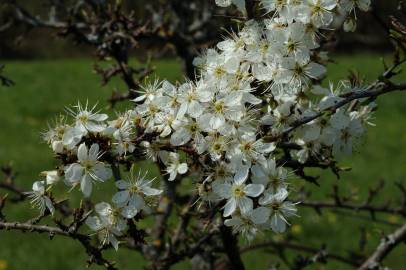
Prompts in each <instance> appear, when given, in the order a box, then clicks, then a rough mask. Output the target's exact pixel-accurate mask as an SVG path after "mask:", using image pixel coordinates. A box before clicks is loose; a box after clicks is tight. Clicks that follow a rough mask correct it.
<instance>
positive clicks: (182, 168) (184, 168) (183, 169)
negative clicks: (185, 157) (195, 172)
mask: <svg viewBox="0 0 406 270" xmlns="http://www.w3.org/2000/svg"><path fill="white" fill-rule="evenodd" d="M187 169H188V167H187V164H186V163H181V164H179V166H178V173H179V174H185V173H186V172H187Z"/></svg>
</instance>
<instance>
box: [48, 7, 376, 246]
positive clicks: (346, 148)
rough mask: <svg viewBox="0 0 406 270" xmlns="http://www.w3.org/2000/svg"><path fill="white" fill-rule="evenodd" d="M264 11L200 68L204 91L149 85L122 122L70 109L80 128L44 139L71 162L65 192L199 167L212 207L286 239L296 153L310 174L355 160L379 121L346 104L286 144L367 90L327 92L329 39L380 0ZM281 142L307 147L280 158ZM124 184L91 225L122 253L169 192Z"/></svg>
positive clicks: (236, 222)
mask: <svg viewBox="0 0 406 270" xmlns="http://www.w3.org/2000/svg"><path fill="white" fill-rule="evenodd" d="M216 2H217V4H218V5H220V6H223V7H225V6H228V5H230V4H232V3H234V4H236V5H237V7H238V8H239V9H240V10H241V11H243V12H245V7H244V3H245V1H235V0H233V1H231V0H228V1H227V0H221V1H220V0H216ZM261 4H262V7H263V8H264V9H265V11H266V13H267V16H264V19H263V20H262V21H255V20H249V21H247V22H246V23H245V24H244V25H243V27H242V28H241V30H240V31H239V32H238V33H231V34H230V37H229V38H227V39H225V40H224V41H222V42H220V43H218V44H217V48H213V49H209V50H207V51H206V52H205V53H204V54H203V55H202V56H201V57H198V58H196V59H195V62H194V63H195V65H196V67H197V68H198V69H199V72H200V73H199V76H198V78H197V79H196V80H195V81H187V82H185V83H183V84H181V85H173V84H171V83H170V82H167V81H163V82H158V81H155V82H153V83H151V84H148V85H146V86H144V87H143V89H142V90H143V91H141V92H140V95H139V97H138V98H136V99H135V100H134V101H135V102H136V104H137V105H136V106H135V108H134V109H133V110H129V111H127V112H125V113H124V114H122V115H119V116H118V117H117V119H115V120H113V121H108V117H107V115H105V114H99V113H97V112H94V108H92V109H88V108H87V106H84V107H83V106H81V105H80V104H78V105H77V106H75V107H76V110H74V109H69V113H70V114H71V116H73V118H74V123H73V124H72V125H69V124H66V122H65V121H64V118H63V119H62V120H61V121H59V122H58V123H57V125H56V127H54V128H51V129H50V131H49V132H47V133H46V134H45V138H46V140H47V141H48V143H49V144H50V145H51V147H52V149H53V151H54V152H55V153H56V154H58V155H59V156H60V157H61V159H62V160H63V161H64V164H65V167H64V169H63V173H64V176H65V183H66V184H68V185H69V186H76V185H78V184H80V189H81V191H82V192H83V194H84V195H85V196H87V197H88V196H90V195H91V192H92V184H93V183H94V182H103V181H106V180H107V179H109V178H111V176H112V173H111V169H110V165H109V164H113V163H114V162H115V161H120V160H125V159H126V158H127V157H128V156H134V155H138V156H139V155H140V153H142V154H143V155H144V156H145V159H148V160H151V161H153V162H156V163H158V164H159V165H160V166H161V167H162V166H163V167H164V169H163V171H164V173H166V174H168V176H167V180H168V181H175V180H176V179H179V178H181V177H182V175H186V174H187V173H188V172H190V171H191V168H192V166H193V165H196V164H194V163H193V162H198V163H199V164H198V165H199V166H193V169H194V170H195V168H196V170H199V171H198V174H199V175H201V176H202V179H198V181H196V183H195V184H196V185H197V186H198V190H199V195H200V197H201V200H202V201H203V202H207V203H208V205H209V203H211V202H223V201H224V203H225V204H224V208H223V216H224V218H225V219H226V220H225V224H226V225H227V226H232V227H233V229H234V231H236V232H241V233H243V234H244V235H246V236H247V237H248V238H252V237H254V236H255V234H256V233H257V231H258V230H266V229H271V230H273V231H275V232H283V231H284V230H285V229H286V224H288V220H287V218H288V217H290V216H292V215H296V212H297V210H296V207H295V203H292V202H289V201H288V200H287V198H288V195H289V190H290V188H289V185H288V183H287V182H286V180H287V178H288V176H289V173H288V170H287V169H286V168H284V167H283V165H284V164H283V162H282V163H281V162H279V161H278V159H280V158H282V157H283V156H284V155H286V151H287V153H288V154H289V155H290V156H292V157H293V158H295V159H296V160H297V161H298V162H299V163H302V164H305V163H306V162H308V161H309V160H318V161H323V160H329V159H331V158H338V157H340V155H342V154H351V152H352V149H353V143H354V140H356V139H357V138H359V137H360V136H361V135H362V134H363V133H364V131H365V128H366V125H367V124H368V123H369V122H368V119H369V118H370V115H371V111H372V109H373V104H367V105H362V106H357V107H356V108H355V107H354V108H351V109H349V106H344V107H341V108H339V109H337V110H334V111H330V112H329V113H325V114H324V115H322V116H321V117H317V118H315V119H314V120H313V121H310V122H308V123H306V124H304V125H302V126H300V127H298V128H295V129H294V130H293V131H292V132H291V133H289V134H288V135H287V136H286V134H285V131H286V130H289V128H292V126H294V124H295V123H296V122H297V121H298V120H300V119H303V118H304V117H312V116H314V115H318V114H319V113H320V112H322V111H324V110H325V109H328V108H329V107H331V106H333V105H335V104H337V103H339V102H340V101H342V100H343V98H342V97H341V96H342V94H344V93H347V92H353V91H355V90H359V89H357V88H354V87H353V86H351V85H349V83H345V82H342V83H340V84H339V85H338V86H333V85H331V86H330V88H329V89H328V88H324V87H322V86H321V85H320V81H321V79H322V78H323V77H324V76H325V73H326V67H325V66H324V64H325V63H326V62H327V59H328V58H327V54H326V53H325V52H323V51H322V50H321V47H320V41H321V39H322V37H323V34H322V33H323V31H330V30H331V29H332V28H333V27H332V26H333V25H335V22H334V21H335V19H336V18H338V17H339V14H341V15H340V16H344V17H345V18H347V19H346V20H345V23H344V24H346V28H351V27H354V26H355V23H352V24H351V23H350V22H349V20H350V19H351V18H352V17H351V16H355V15H353V14H355V12H356V8H359V9H361V10H367V9H368V7H369V0H294V1H291V0H282V1H281V0H262V1H261ZM349 18H350V19H349ZM343 22H344V20H342V22H341V24H340V25H343ZM349 24H351V25H352V26H351V27H349ZM282 135H283V136H282ZM281 143H285V144H292V145H295V146H296V147H294V148H292V149H287V150H286V149H284V150H285V151H281V148H280V144H281ZM182 153H183V154H182ZM189 155H193V157H194V158H192V157H190V156H189ZM196 156H197V157H198V158H195V157H196ZM116 186H117V189H118V193H116V194H115V195H114V196H113V200H112V201H113V203H114V207H112V206H110V205H109V204H107V203H101V204H98V205H97V206H96V212H97V214H98V216H97V217H91V219H89V221H88V225H89V226H90V227H91V228H92V229H93V230H95V231H97V232H100V234H101V235H102V237H103V239H104V240H105V241H107V242H110V243H111V244H113V246H115V247H117V243H118V242H117V239H116V236H120V235H121V234H122V232H123V231H124V230H125V219H126V218H127V219H128V218H133V217H134V216H135V215H137V213H139V212H140V211H144V212H145V213H148V212H149V207H148V204H147V203H146V202H147V201H148V200H146V198H147V197H150V196H158V195H160V194H161V192H162V191H161V190H158V189H154V188H152V187H151V181H150V180H146V178H145V176H142V175H141V174H139V175H138V176H137V177H135V178H134V177H133V178H131V179H129V181H123V180H120V181H117V182H116Z"/></svg>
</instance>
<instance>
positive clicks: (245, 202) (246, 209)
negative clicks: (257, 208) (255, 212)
mask: <svg viewBox="0 0 406 270" xmlns="http://www.w3.org/2000/svg"><path fill="white" fill-rule="evenodd" d="M237 203H238V207H239V208H240V210H241V213H242V214H244V215H248V214H249V213H250V212H251V211H252V208H253V202H252V200H251V199H250V198H248V197H242V198H240V199H239V200H238V201H237Z"/></svg>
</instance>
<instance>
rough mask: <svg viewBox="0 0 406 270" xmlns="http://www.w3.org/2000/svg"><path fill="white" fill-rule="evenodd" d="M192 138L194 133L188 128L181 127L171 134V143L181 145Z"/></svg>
mask: <svg viewBox="0 0 406 270" xmlns="http://www.w3.org/2000/svg"><path fill="white" fill-rule="evenodd" d="M191 138H192V134H190V132H189V131H188V130H187V129H186V128H180V129H179V130H177V131H175V133H173V134H172V136H171V144H172V145H174V146H179V145H183V144H185V143H187V142H188V141H189V140H190V139H191Z"/></svg>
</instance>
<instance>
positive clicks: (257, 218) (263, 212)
mask: <svg viewBox="0 0 406 270" xmlns="http://www.w3.org/2000/svg"><path fill="white" fill-rule="evenodd" d="M270 215H271V210H270V209H269V208H267V207H258V208H255V209H254V210H253V211H252V213H251V220H252V222H253V223H254V224H264V223H265V222H267V221H268V219H269V216H270Z"/></svg>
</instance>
